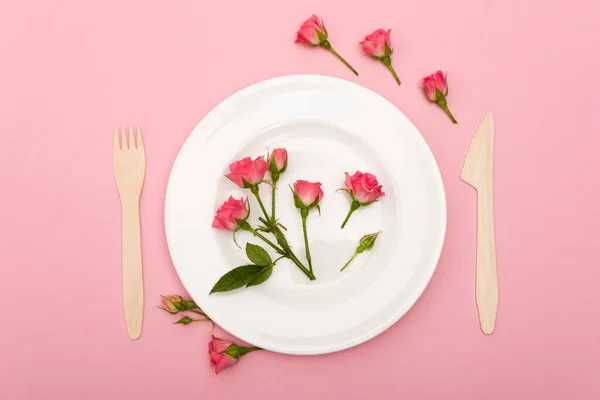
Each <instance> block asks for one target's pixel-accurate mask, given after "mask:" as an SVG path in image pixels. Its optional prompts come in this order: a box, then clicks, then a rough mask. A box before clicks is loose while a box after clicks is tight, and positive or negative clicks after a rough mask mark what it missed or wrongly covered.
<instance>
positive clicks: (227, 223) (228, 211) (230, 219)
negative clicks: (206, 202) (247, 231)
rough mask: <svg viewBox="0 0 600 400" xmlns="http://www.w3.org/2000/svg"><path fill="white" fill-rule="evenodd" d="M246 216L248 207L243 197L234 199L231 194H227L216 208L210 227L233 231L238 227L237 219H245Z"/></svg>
mask: <svg viewBox="0 0 600 400" xmlns="http://www.w3.org/2000/svg"><path fill="white" fill-rule="evenodd" d="M246 218H248V208H247V207H246V202H245V201H244V199H239V200H236V199H234V198H233V196H229V199H228V200H227V201H225V202H224V203H223V205H222V206H221V207H219V209H218V210H217V215H215V219H214V220H213V224H212V227H213V228H217V229H227V230H230V231H235V230H237V228H238V221H245V220H246Z"/></svg>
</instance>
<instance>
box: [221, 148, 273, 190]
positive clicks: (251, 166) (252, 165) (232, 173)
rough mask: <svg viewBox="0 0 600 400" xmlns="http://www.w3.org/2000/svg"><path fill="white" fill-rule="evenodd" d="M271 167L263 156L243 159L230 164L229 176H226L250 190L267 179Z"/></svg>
mask: <svg viewBox="0 0 600 400" xmlns="http://www.w3.org/2000/svg"><path fill="white" fill-rule="evenodd" d="M268 167H269V165H268V164H267V162H266V161H265V158H264V157H263V156H260V157H256V158H255V159H254V161H253V160H252V159H251V158H250V157H245V158H242V159H241V160H239V161H234V162H232V163H231V164H229V174H227V175H225V176H226V177H227V178H229V179H231V181H232V182H233V183H235V184H236V185H238V186H239V187H241V188H248V187H252V186H254V185H257V184H259V183H260V182H262V180H263V179H264V177H265V174H266V173H267V169H268Z"/></svg>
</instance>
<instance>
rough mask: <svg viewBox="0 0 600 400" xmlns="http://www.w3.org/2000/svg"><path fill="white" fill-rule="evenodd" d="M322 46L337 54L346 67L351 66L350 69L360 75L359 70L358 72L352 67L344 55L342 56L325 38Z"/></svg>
mask: <svg viewBox="0 0 600 400" xmlns="http://www.w3.org/2000/svg"><path fill="white" fill-rule="evenodd" d="M321 47H323V48H324V49H327V50H329V51H330V52H332V53H333V55H334V56H336V57H337V58H338V59H339V60H340V61H341V62H343V63H344V65H345V66H346V67H348V68H350V71H352V72H354V75H356V76H358V72H356V70H355V69H354V68H352V65H350V64H349V63H348V61H346V60H345V59H344V57H342V56H341V55H340V54H339V53H338V52H337V51H335V50H334V49H333V47H331V43H329V41H327V40H325V41H324V42H323V43H321Z"/></svg>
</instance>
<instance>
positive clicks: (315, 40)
mask: <svg viewBox="0 0 600 400" xmlns="http://www.w3.org/2000/svg"><path fill="white" fill-rule="evenodd" d="M325 40H327V29H325V25H323V21H321V20H320V19H319V17H317V16H316V15H314V14H313V15H312V16H311V17H310V18H309V19H307V20H306V21H304V23H303V24H302V26H301V27H300V30H298V32H296V43H304V44H307V45H309V46H319V45H320V44H321V43H323V42H324V41H325Z"/></svg>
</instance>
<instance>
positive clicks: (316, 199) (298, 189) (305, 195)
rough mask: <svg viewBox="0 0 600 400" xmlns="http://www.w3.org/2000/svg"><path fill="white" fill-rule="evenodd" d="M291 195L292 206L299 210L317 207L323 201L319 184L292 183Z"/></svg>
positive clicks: (300, 181) (306, 182)
mask: <svg viewBox="0 0 600 400" xmlns="http://www.w3.org/2000/svg"><path fill="white" fill-rule="evenodd" d="M292 193H294V205H295V206H296V207H297V208H299V209H301V210H302V209H308V210H310V209H312V208H315V207H318V206H319V203H320V202H321V199H323V189H321V183H320V182H308V181H303V180H298V181H296V183H294V188H293V189H292Z"/></svg>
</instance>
